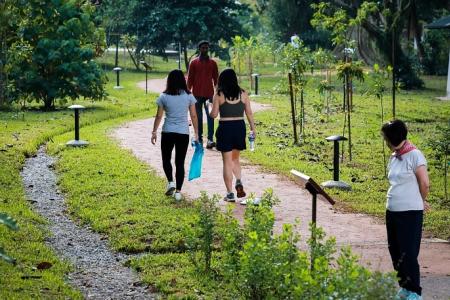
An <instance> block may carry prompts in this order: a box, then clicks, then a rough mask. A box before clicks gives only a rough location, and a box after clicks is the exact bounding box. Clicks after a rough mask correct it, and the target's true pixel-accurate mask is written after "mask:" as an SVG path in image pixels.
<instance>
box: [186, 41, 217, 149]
mask: <svg viewBox="0 0 450 300" xmlns="http://www.w3.org/2000/svg"><path fill="white" fill-rule="evenodd" d="M198 50H199V55H198V56H197V57H196V58H195V59H193V60H192V61H191V63H190V64H189V71H188V80H187V87H188V89H189V90H191V91H192V94H193V95H194V97H195V98H196V99H197V103H196V104H195V108H196V110H197V117H198V138H199V141H200V142H202V135H203V112H202V110H203V108H204V109H205V112H206V119H207V121H208V141H207V143H206V148H207V149H211V148H213V147H214V146H215V145H216V143H214V139H213V137H214V119H213V118H211V117H210V116H209V110H208V102H211V101H212V98H213V96H214V87H215V86H216V85H217V78H218V76H219V71H218V68H217V63H216V62H215V61H214V60H213V59H211V58H210V57H209V55H208V51H209V42H208V41H201V42H199V43H198Z"/></svg>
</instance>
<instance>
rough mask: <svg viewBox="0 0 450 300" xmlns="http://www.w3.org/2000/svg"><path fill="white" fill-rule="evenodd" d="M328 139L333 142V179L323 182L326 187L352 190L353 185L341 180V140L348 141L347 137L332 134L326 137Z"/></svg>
mask: <svg viewBox="0 0 450 300" xmlns="http://www.w3.org/2000/svg"><path fill="white" fill-rule="evenodd" d="M326 140H327V141H329V142H333V144H334V154H333V180H328V181H325V182H323V183H322V186H323V187H324V188H336V189H341V190H346V191H351V190H352V187H351V186H350V185H349V184H348V183H345V182H343V181H340V180H339V141H346V140H347V138H346V137H343V136H340V135H332V136H329V137H327V138H326Z"/></svg>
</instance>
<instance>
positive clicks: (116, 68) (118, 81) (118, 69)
mask: <svg viewBox="0 0 450 300" xmlns="http://www.w3.org/2000/svg"><path fill="white" fill-rule="evenodd" d="M113 71H114V72H116V86H115V87H114V88H115V89H123V87H122V86H120V77H119V73H120V71H122V68H121V67H115V68H114V69H113Z"/></svg>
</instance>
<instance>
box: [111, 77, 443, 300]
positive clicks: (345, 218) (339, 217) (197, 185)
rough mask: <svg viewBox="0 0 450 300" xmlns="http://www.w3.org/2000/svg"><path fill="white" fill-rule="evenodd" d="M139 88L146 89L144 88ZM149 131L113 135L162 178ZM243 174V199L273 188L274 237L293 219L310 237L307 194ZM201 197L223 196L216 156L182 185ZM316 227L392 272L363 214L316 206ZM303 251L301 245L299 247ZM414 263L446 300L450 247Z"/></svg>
mask: <svg viewBox="0 0 450 300" xmlns="http://www.w3.org/2000/svg"><path fill="white" fill-rule="evenodd" d="M164 82H165V81H164V80H157V81H152V80H150V81H149V82H148V85H149V89H150V90H152V91H155V92H160V91H161V90H162V89H163V87H164ZM138 85H139V86H140V87H142V86H144V88H145V82H144V83H139V84H138ZM252 108H253V110H254V111H255V112H258V111H260V110H262V109H267V108H270V106H267V105H265V106H262V105H260V104H257V103H252ZM256 119H257V117H256ZM152 126H153V119H146V120H140V121H135V122H130V123H128V124H125V125H123V126H122V127H120V128H118V129H116V130H115V131H114V133H113V135H114V137H115V138H116V139H118V140H119V141H120V144H121V145H122V146H123V147H124V148H127V149H130V150H131V151H132V152H133V154H134V155H135V156H136V157H137V158H139V159H140V160H142V161H144V162H146V163H147V164H148V165H149V166H151V167H152V169H155V170H156V171H157V173H158V174H159V175H160V176H162V177H164V172H163V169H162V161H161V154H160V145H159V144H157V145H155V146H153V145H152V144H151V143H150V138H151V136H150V135H151V129H152ZM158 136H159V135H158ZM255 151H258V149H256V150H255ZM192 154H193V150H192V148H189V150H188V155H187V158H186V170H188V167H189V166H188V164H189V162H190V160H191V157H192ZM299 171H301V170H299ZM242 174H243V175H242V178H243V182H244V185H245V188H246V192H247V193H251V192H254V193H256V195H260V194H261V193H262V191H263V190H265V189H266V188H268V187H272V188H273V190H274V194H275V195H276V196H277V197H279V198H280V200H281V203H280V204H279V205H277V206H276V207H275V208H274V211H275V216H276V221H275V231H276V232H279V231H280V230H281V227H282V224H283V223H293V222H294V221H295V218H300V220H301V225H300V228H299V231H300V233H301V235H302V237H303V240H306V239H307V237H308V236H309V231H308V222H309V221H310V219H311V197H310V195H309V193H308V192H307V191H305V190H303V189H301V188H300V187H299V186H298V185H297V184H295V183H294V182H292V181H290V180H289V179H287V178H285V177H282V176H279V175H276V174H272V173H269V172H267V171H263V170H262V169H261V168H259V167H258V166H253V165H250V164H248V163H246V162H245V161H244V163H243V170H242ZM200 191H207V193H208V194H209V195H212V194H215V193H217V194H220V195H223V194H224V191H225V187H224V184H223V180H222V159H221V155H220V152H218V151H215V150H206V151H205V156H204V160H203V170H202V177H201V178H199V179H196V180H194V181H191V182H188V181H187V180H186V181H185V184H184V186H183V190H182V193H183V194H184V195H186V196H187V197H189V198H196V197H198V196H199V194H200ZM221 205H223V206H224V205H226V203H225V202H223V201H221ZM244 209H245V207H244V206H242V205H239V204H235V209H234V211H235V214H236V217H237V218H240V219H241V218H242V216H243V213H244ZM317 224H318V225H319V226H321V227H323V228H324V230H325V232H326V233H327V235H329V236H335V237H336V241H337V243H338V245H351V246H352V249H353V251H354V252H355V253H358V254H359V255H360V256H361V260H362V262H363V263H364V264H366V265H368V266H370V268H371V269H374V270H381V271H392V265H391V261H390V257H389V253H388V250H387V243H386V232H385V226H384V224H383V223H382V222H381V221H379V220H377V219H375V218H372V217H370V216H367V215H363V214H354V213H342V212H338V211H336V210H334V209H333V208H332V207H331V206H330V205H329V204H328V203H327V202H325V201H322V200H320V201H318V210H317ZM303 243H304V242H303ZM303 246H304V244H303V245H301V247H303ZM419 259H420V265H421V274H422V277H423V279H422V283H423V287H424V295H425V296H426V297H425V299H446V300H448V299H450V243H448V242H445V241H440V240H437V239H423V240H422V246H421V252H420V257H419Z"/></svg>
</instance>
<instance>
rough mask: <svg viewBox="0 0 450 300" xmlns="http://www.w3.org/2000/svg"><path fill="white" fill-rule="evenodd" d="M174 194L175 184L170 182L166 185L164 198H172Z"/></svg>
mask: <svg viewBox="0 0 450 300" xmlns="http://www.w3.org/2000/svg"><path fill="white" fill-rule="evenodd" d="M173 192H175V182H173V181H171V182H169V183H168V184H167V189H166V196H172V195H173Z"/></svg>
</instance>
